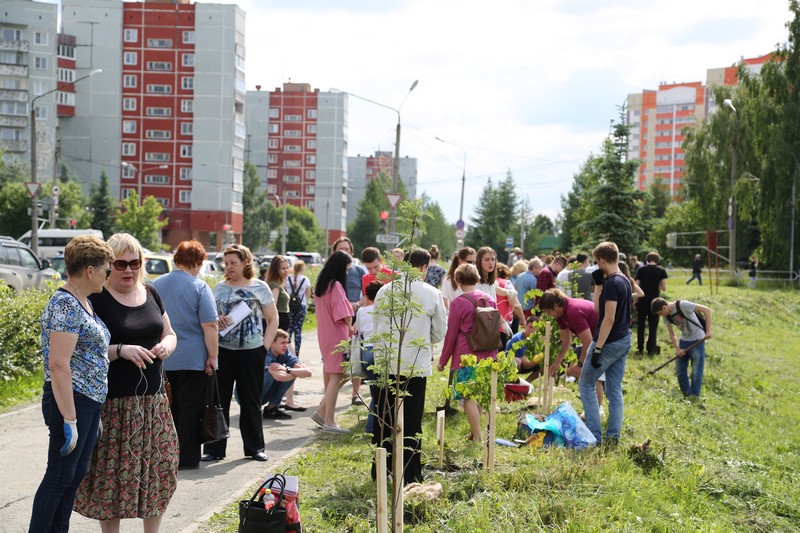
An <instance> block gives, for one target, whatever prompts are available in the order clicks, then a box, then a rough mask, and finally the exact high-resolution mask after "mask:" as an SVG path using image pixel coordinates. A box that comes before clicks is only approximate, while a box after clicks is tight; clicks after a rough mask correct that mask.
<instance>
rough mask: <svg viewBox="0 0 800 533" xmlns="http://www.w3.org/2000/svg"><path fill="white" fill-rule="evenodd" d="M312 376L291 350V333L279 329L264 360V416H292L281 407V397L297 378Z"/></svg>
mask: <svg viewBox="0 0 800 533" xmlns="http://www.w3.org/2000/svg"><path fill="white" fill-rule="evenodd" d="M310 377H311V369H310V368H308V367H306V365H304V364H303V363H302V362H301V361H300V359H298V358H297V357H295V356H294V355H292V353H291V352H290V351H289V334H288V333H287V332H286V331H284V330H282V329H278V331H277V332H276V333H275V340H273V341H272V346H270V347H269V350H267V358H266V360H265V361H264V388H263V389H262V392H261V404H262V405H263V404H267V406H266V407H264V418H267V419H279V420H285V419H287V418H292V415H290V414H289V413H287V412H285V411H283V410H281V409H280V405H281V399H283V395H284V394H286V391H287V390H289V387H291V386H292V384H293V383H294V380H295V379H297V378H310Z"/></svg>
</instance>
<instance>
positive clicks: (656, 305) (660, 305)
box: [650, 298, 669, 313]
mask: <svg viewBox="0 0 800 533" xmlns="http://www.w3.org/2000/svg"><path fill="white" fill-rule="evenodd" d="M668 305H669V303H668V302H667V301H666V300H665V299H664V298H656V299H655V300H653V302H652V303H651V304H650V311H651V312H653V313H658V312H659V311H661V310H662V309H664V308H665V307H666V306H668Z"/></svg>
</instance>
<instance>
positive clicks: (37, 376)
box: [0, 370, 44, 412]
mask: <svg viewBox="0 0 800 533" xmlns="http://www.w3.org/2000/svg"><path fill="white" fill-rule="evenodd" d="M43 382H44V373H43V372H42V371H41V370H39V371H37V372H35V373H34V374H32V375H29V376H21V377H15V378H11V379H9V380H6V381H4V382H3V384H2V385H0V412H6V411H9V410H11V409H12V408H14V407H17V406H18V405H22V404H26V403H30V402H32V401H34V400H36V399H37V398H38V397H40V396H41V395H42V383H43Z"/></svg>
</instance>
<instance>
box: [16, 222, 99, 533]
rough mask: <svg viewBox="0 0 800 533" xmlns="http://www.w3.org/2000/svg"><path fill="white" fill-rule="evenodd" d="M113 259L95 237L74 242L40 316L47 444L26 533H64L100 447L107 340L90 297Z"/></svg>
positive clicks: (66, 252) (80, 237)
mask: <svg viewBox="0 0 800 533" xmlns="http://www.w3.org/2000/svg"><path fill="white" fill-rule="evenodd" d="M113 259H114V253H113V252H112V251H111V248H110V247H109V246H108V245H107V244H106V243H104V242H103V241H101V240H100V239H98V238H97V237H95V236H93V235H80V236H77V237H75V238H73V239H72V240H71V241H70V242H69V244H67V246H66V248H65V249H64V262H65V263H66V267H67V276H68V277H67V282H66V283H65V284H64V285H63V286H62V287H61V288H60V289H58V290H57V291H56V293H55V294H54V295H53V297H52V298H51V299H50V301H49V302H48V303H47V306H46V307H45V308H44V311H43V312H42V316H41V319H40V320H41V324H42V358H43V360H44V393H43V395H42V415H43V416H44V421H45V424H47V426H48V427H49V429H50V443H49V446H48V451H47V470H45V474H44V478H43V479H42V483H41V484H40V485H39V489H38V490H37V491H36V496H35V497H34V499H33V513H32V516H31V523H30V531H37V532H38V531H67V530H68V529H69V518H70V515H71V514H72V506H73V503H74V501H75V493H76V491H77V489H78V485H79V484H80V482H81V480H82V479H83V477H84V476H85V475H86V470H87V468H88V464H89V458H90V457H91V454H92V449H93V448H94V444H95V441H96V440H97V434H98V429H99V424H100V408H101V407H102V405H103V402H104V401H105V399H106V394H107V392H108V382H107V374H108V356H107V352H108V343H109V340H110V338H111V336H110V334H109V332H108V328H106V325H105V324H104V323H103V321H102V320H100V318H99V317H97V315H95V313H94V310H93V309H92V306H91V304H90V303H89V300H88V296H89V295H90V294H93V293H97V292H100V291H101V290H102V288H103V284H104V283H105V281H106V278H107V277H108V274H109V273H110V272H111V267H110V266H109V262H110V261H112V260H113Z"/></svg>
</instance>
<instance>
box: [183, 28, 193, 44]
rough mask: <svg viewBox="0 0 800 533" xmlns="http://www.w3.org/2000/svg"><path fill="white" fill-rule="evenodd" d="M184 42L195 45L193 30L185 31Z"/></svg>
mask: <svg viewBox="0 0 800 533" xmlns="http://www.w3.org/2000/svg"><path fill="white" fill-rule="evenodd" d="M183 42H184V44H192V43H194V32H193V31H191V30H189V31H184V32H183Z"/></svg>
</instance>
